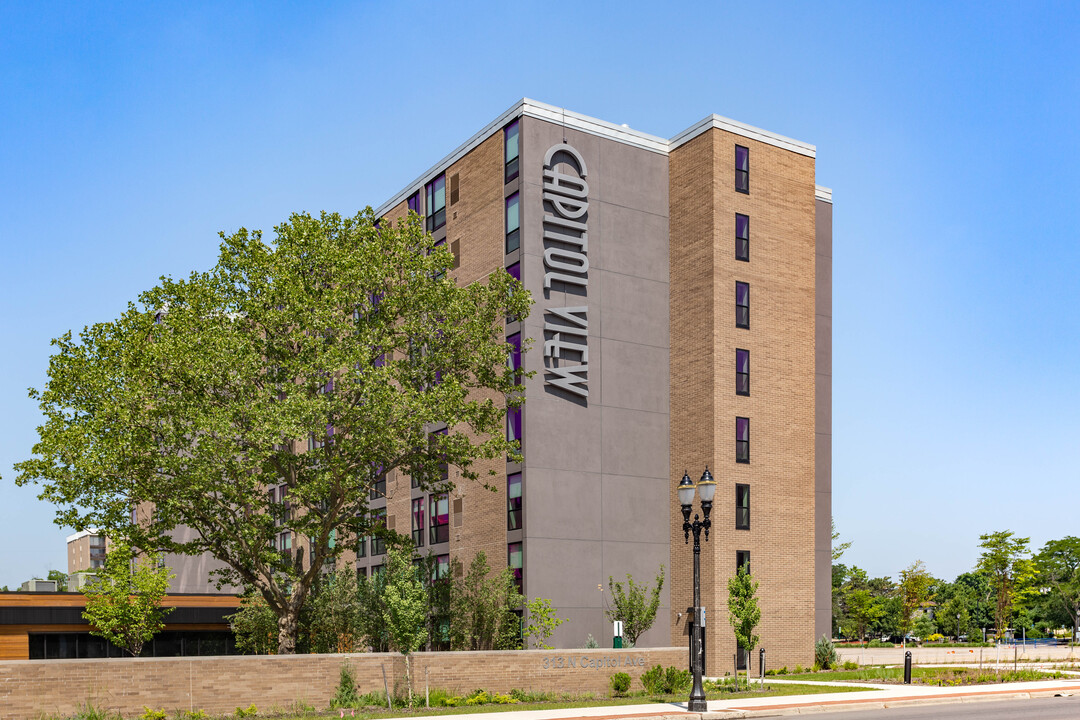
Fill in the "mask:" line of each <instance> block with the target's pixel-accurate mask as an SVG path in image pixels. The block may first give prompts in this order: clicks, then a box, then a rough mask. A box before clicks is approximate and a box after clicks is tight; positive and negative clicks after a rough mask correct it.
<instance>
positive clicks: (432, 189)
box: [424, 174, 446, 232]
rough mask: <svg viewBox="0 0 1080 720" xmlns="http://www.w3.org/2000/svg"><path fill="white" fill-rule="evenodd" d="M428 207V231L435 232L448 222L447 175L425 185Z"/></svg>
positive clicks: (425, 197)
mask: <svg viewBox="0 0 1080 720" xmlns="http://www.w3.org/2000/svg"><path fill="white" fill-rule="evenodd" d="M424 199H425V201H426V202H425V205H426V207H427V231H428V232H434V231H436V230H438V229H439V228H441V227H442V226H443V225H445V224H446V175H445V174H443V175H440V176H439V177H437V178H435V179H434V180H432V181H431V182H429V183H428V184H427V185H425V186H424Z"/></svg>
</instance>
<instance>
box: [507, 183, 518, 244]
mask: <svg viewBox="0 0 1080 720" xmlns="http://www.w3.org/2000/svg"><path fill="white" fill-rule="evenodd" d="M518 200H519V194H518V193H514V194H513V195H511V196H510V197H508V198H506V252H507V253H512V252H514V251H515V250H517V249H518V248H520V247H521V213H520V203H519V202H518Z"/></svg>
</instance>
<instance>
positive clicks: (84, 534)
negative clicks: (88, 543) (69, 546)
mask: <svg viewBox="0 0 1080 720" xmlns="http://www.w3.org/2000/svg"><path fill="white" fill-rule="evenodd" d="M100 534H101V531H100V530H98V529H97V528H90V529H89V530H83V531H81V532H77V533H75V534H74V535H68V536H67V541H68V542H69V543H70V542H75V541H76V540H78V539H79V538H84V537H87V536H88V535H100Z"/></svg>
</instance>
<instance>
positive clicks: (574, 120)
mask: <svg viewBox="0 0 1080 720" xmlns="http://www.w3.org/2000/svg"><path fill="white" fill-rule="evenodd" d="M516 117H532V118H537V119H539V120H547V121H548V122H553V123H558V124H560V125H565V126H566V127H569V128H573V129H575V130H580V131H581V132H585V133H589V134H590V135H596V136H598V137H603V138H607V139H609V140H614V141H616V142H621V143H625V144H626V145H632V146H634V147H637V148H641V149H642V150H648V151H650V152H655V153H660V154H663V155H666V154H668V153H669V152H671V151H672V150H674V149H676V148H678V147H679V146H680V145H683V144H685V143H687V142H689V141H691V140H693V139H694V138H696V137H697V136H698V135H701V134H702V133H703V132H705V131H706V130H711V129H713V128H716V129H719V130H726V131H727V132H730V133H733V134H735V135H741V136H742V137H745V138H749V139H751V140H757V141H758V142H763V143H766V144H768V145H773V146H775V147H778V148H783V149H784V150H789V151H791V152H794V153H798V154H800V155H805V156H807V157H816V156H817V148H816V147H814V146H813V145H811V144H809V143H805V142H802V141H801V140H794V139H792V138H789V137H785V136H783V135H780V134H778V133H774V132H770V131H769V130H763V129H761V128H757V127H754V126H753V125H747V124H746V123H741V122H738V121H737V120H732V119H731V118H726V117H723V116H721V115H709V116H707V117H705V118H704V119H703V120H701V121H699V122H697V123H694V124H693V125H691V126H690V127H688V128H687V129H686V130H683V131H682V132H681V133H679V134H677V135H676V136H675V137H673V138H671V139H670V140H665V139H664V138H662V137H658V136H656V135H650V134H648V133H643V132H641V131H640V130H634V129H633V128H631V127H629V126H627V125H616V124H615V123H610V122H607V121H606V120H600V119H599V118H594V117H589V116H588V115H582V114H581V113H576V112H573V111H570V110H567V109H566V108H560V107H556V106H554V105H548V104H547V103H542V102H539V101H537V100H530V99H529V98H522V99H521V100H519V101H517V102H516V103H514V104H513V105H512V106H511V107H510V108H509V109H508V110H506V111H505V112H503V113H502V114H500V115H499V116H498V117H497V118H495V119H494V120H492V121H491V122H489V123H488V124H487V125H485V126H484V127H483V129H481V130H480V131H479V132H477V133H476V134H475V135H473V136H472V137H471V138H469V139H468V140H466V141H465V142H463V143H462V144H461V145H459V146H458V147H457V148H456V149H455V150H454V151H453V152H451V153H450V154H449V155H447V156H446V157H444V158H443V159H442V160H440V161H439V162H437V163H435V164H434V165H432V166H431V167H430V168H428V169H427V170H425V171H424V172H423V173H421V174H420V176H419V177H417V178H416V179H415V180H413V181H412V182H410V183H409V184H408V185H406V186H405V188H404V189H403V190H401V191H400V192H398V193H397V194H396V195H394V196H393V197H392V198H390V199H389V200H387V201H386V202H384V203H383V204H382V205H380V206H379V207H378V208H377V209H376V210H375V214H376V215H382V214H384V213H386V212H387V211H389V210H390V209H392V208H393V207H394V206H396V205H397V204H398V203H400V202H402V201H403V200H404V199H405V198H406V197H408V196H409V195H410V194H412V191H413V190H414V188H419V187H422V186H423V185H424V184H425V183H427V182H429V181H430V180H432V179H433V178H435V177H437V176H438V175H440V174H442V173H444V172H446V169H447V168H449V167H450V166H451V165H453V164H454V163H456V162H457V161H458V160H460V159H461V158H462V157H464V156H465V155H466V154H468V153H469V152H470V151H471V150H472V149H473V148H475V147H476V146H477V145H479V144H480V143H482V142H483V141H484V140H487V139H488V138H489V137H491V136H492V135H493V134H495V133H496V132H498V131H499V130H501V129H502V128H503V126H504V125H506V124H507V123H508V122H510V121H511V120H513V119H514V118H516ZM825 189H826V188H819V191H820V190H825ZM828 192H829V197H830V199H829V202H832V200H831V197H832V191H831V190H829V191H828ZM819 197H820V196H819ZM821 199H824V198H821ZM69 542H70V540H69Z"/></svg>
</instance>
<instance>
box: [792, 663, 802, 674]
mask: <svg viewBox="0 0 1080 720" xmlns="http://www.w3.org/2000/svg"><path fill="white" fill-rule="evenodd" d="M794 672H795V674H796V675H801V674H802V665H796V666H795V670H794Z"/></svg>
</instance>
